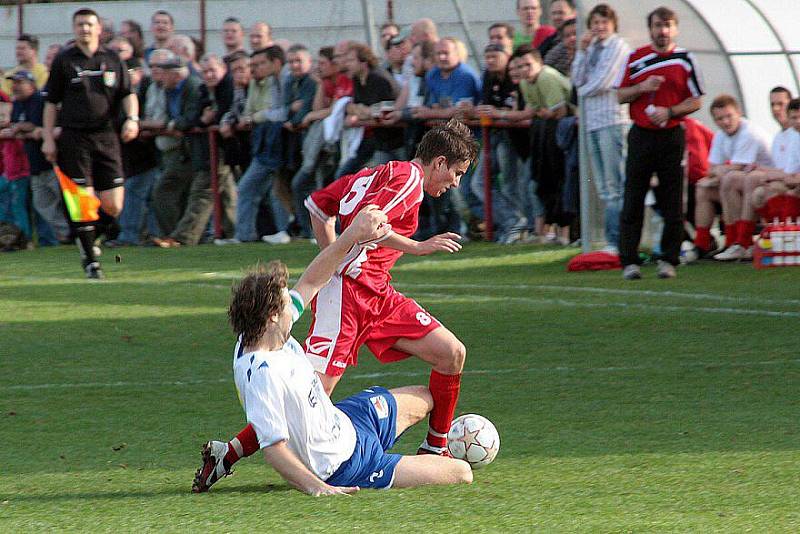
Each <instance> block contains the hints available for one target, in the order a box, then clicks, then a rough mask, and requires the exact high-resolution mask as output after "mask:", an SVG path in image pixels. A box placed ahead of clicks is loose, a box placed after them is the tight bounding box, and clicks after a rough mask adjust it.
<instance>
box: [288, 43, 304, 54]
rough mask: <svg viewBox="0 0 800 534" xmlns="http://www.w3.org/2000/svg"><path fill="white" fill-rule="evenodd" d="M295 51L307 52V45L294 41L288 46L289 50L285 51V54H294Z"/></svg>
mask: <svg viewBox="0 0 800 534" xmlns="http://www.w3.org/2000/svg"><path fill="white" fill-rule="evenodd" d="M295 52H305V53H307V54H308V53H309V51H308V47H307V46H306V45H304V44H302V43H295V44H293V45H292V46H290V47H289V50H287V51H286V53H287V54H294V53H295Z"/></svg>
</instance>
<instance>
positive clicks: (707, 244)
mask: <svg viewBox="0 0 800 534" xmlns="http://www.w3.org/2000/svg"><path fill="white" fill-rule="evenodd" d="M695 230H696V232H697V233H696V234H695V236H694V245H695V246H696V247H697V248H700V249H703V250H706V251H708V250H711V229H710V228H708V227H707V226H697V227H695Z"/></svg>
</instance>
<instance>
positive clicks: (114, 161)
mask: <svg viewBox="0 0 800 534" xmlns="http://www.w3.org/2000/svg"><path fill="white" fill-rule="evenodd" d="M58 166H59V167H61V170H62V171H64V173H65V174H66V175H67V176H69V177H70V178H71V179H72V180H73V181H74V182H75V183H77V184H78V185H83V186H86V187H94V189H95V191H106V190H108V189H114V188H115V187H122V184H123V183H124V181H125V180H124V178H123V174H122V155H121V151H120V146H119V137H118V136H117V133H116V132H115V131H114V130H111V129H108V130H78V129H74V128H63V129H62V131H61V136H60V137H59V138H58Z"/></svg>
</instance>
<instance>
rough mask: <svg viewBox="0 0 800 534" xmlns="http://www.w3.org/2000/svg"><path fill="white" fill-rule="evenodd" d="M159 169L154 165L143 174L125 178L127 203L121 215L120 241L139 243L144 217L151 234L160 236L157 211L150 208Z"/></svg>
mask: <svg viewBox="0 0 800 534" xmlns="http://www.w3.org/2000/svg"><path fill="white" fill-rule="evenodd" d="M158 175H159V169H158V167H154V168H152V169H150V170H148V171H145V172H143V173H141V174H137V175H134V176H131V177H130V178H128V179H126V180H125V203H124V204H123V206H122V214H120V216H119V224H120V227H121V228H122V230H121V231H120V234H119V237H118V238H117V240H118V241H122V242H123V243H129V244H132V245H135V244H138V243H139V234H140V232H141V230H142V219H143V218H144V217H146V220H145V221H144V222H145V224H146V228H147V234H148V235H150V236H154V237H155V236H159V235H161V231H160V230H159V228H158V221H157V220H156V214H155V212H154V211H153V210H152V209H151V208H150V195H151V194H152V192H153V187H154V186H155V185H156V182H157V181H158Z"/></svg>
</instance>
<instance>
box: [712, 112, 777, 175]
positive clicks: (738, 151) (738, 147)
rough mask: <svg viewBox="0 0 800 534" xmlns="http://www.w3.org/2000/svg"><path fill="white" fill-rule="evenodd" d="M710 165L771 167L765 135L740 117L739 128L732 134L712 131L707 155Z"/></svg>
mask: <svg viewBox="0 0 800 534" xmlns="http://www.w3.org/2000/svg"><path fill="white" fill-rule="evenodd" d="M708 162H709V163H710V164H711V165H723V164H726V163H729V164H731V165H759V166H762V167H772V155H771V154H770V149H769V141H768V140H767V135H766V134H765V133H764V132H763V131H762V130H761V129H760V128H758V126H756V125H754V124H751V123H750V121H748V120H747V119H745V118H744V117H742V119H741V123H740V124H739V129H738V130H736V133H735V134H733V135H727V134H725V133H724V132H722V131H717V132H715V133H714V140H713V141H712V142H711V151H710V152H709V155H708Z"/></svg>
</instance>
